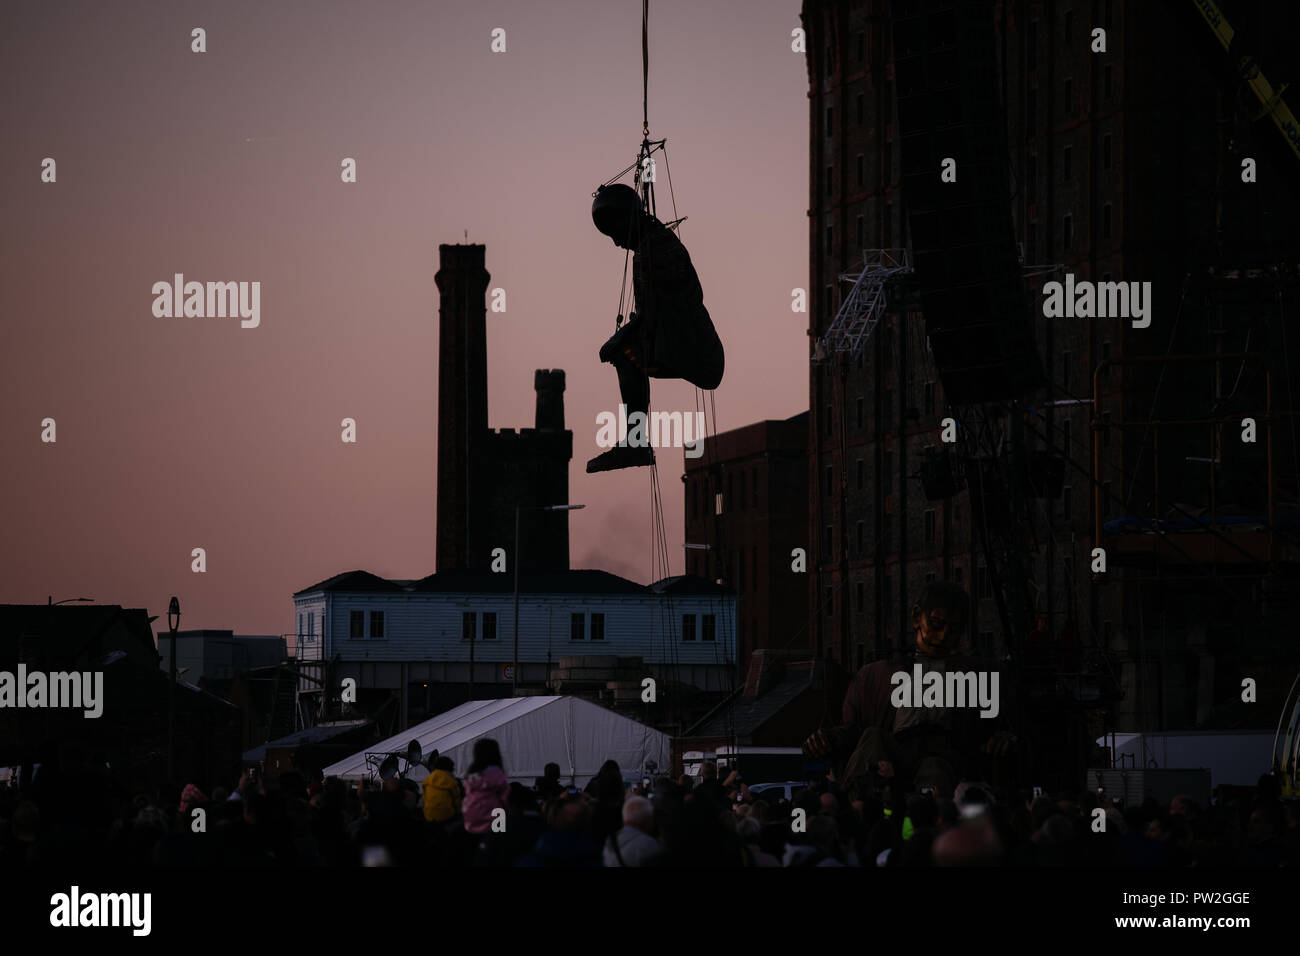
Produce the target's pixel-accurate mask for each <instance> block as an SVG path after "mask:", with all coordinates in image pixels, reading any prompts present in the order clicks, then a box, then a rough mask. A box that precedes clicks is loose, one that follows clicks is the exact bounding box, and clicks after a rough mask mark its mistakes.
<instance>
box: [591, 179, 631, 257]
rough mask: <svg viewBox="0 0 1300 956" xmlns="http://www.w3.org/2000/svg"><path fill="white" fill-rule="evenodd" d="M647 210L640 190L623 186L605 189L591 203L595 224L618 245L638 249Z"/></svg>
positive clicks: (597, 191) (605, 187) (604, 187)
mask: <svg viewBox="0 0 1300 956" xmlns="http://www.w3.org/2000/svg"><path fill="white" fill-rule="evenodd" d="M642 214H643V208H642V206H641V197H640V196H638V195H637V194H636V190H635V189H633V188H632V187H631V186H626V185H624V184H623V183H614V184H613V185H610V186H601V187H599V188H598V189H597V190H596V199H595V201H594V202H593V203H592V204H591V221H592V222H594V223H595V224H596V228H597V229H599V230H600V231H601V232H602V233H604V234H605V235H607V236H609V238H610V239H612V240H613V241H614V245H616V246H620V247H622V248H624V249H635V248H636V242H637V238H638V234H639V232H640V226H641V217H642Z"/></svg>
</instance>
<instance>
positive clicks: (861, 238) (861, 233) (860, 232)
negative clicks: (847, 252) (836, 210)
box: [857, 216, 867, 249]
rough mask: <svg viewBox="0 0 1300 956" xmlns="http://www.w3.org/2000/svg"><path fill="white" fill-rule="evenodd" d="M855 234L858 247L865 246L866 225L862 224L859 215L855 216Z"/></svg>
mask: <svg viewBox="0 0 1300 956" xmlns="http://www.w3.org/2000/svg"><path fill="white" fill-rule="evenodd" d="M857 236H858V249H863V248H865V246H866V244H867V230H866V227H865V226H864V225H863V222H862V217H861V216H858V218H857Z"/></svg>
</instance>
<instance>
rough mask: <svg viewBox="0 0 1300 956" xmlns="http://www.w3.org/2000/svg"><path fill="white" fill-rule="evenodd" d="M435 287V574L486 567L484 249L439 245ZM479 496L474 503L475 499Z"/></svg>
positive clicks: (485, 283)
mask: <svg viewBox="0 0 1300 956" xmlns="http://www.w3.org/2000/svg"><path fill="white" fill-rule="evenodd" d="M438 256H439V266H440V267H439V269H438V272H437V274H436V275H435V276H434V281H435V282H436V283H437V284H438V292H439V300H438V316H439V318H438V331H439V336H438V492H437V500H438V505H437V507H438V515H437V536H438V540H437V561H436V568H437V570H438V571H448V570H453V569H457V568H473V567H478V566H483V567H486V560H487V555H488V552H489V543H488V541H487V534H488V530H487V527H486V525H485V524H484V519H485V518H486V512H487V500H486V498H484V497H483V496H484V495H485V493H486V487H487V486H486V485H485V483H484V480H483V479H484V477H485V476H484V475H483V474H482V470H483V467H484V451H485V448H486V444H487V305H486V295H487V286H488V280H489V279H490V276H489V275H488V271H487V268H486V266H485V256H486V247H484V246H480V245H459V244H457V245H446V244H444V245H440V246H439V247H438ZM480 499H481V500H480Z"/></svg>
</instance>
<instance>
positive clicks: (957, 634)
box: [912, 605, 966, 657]
mask: <svg viewBox="0 0 1300 956" xmlns="http://www.w3.org/2000/svg"><path fill="white" fill-rule="evenodd" d="M912 625H913V626H914V627H915V628H916V649H917V651H919V652H920V653H922V654H924V655H926V656H927V657H944V656H947V655H948V654H951V653H952V652H953V651H954V650H956V648H957V645H958V643H960V641H961V637H962V634H964V633H965V631H966V619H965V617H964V616H963V615H962V613H961V611H959V610H958V609H956V608H941V607H934V608H931V609H930V610H928V611H926V612H925V613H922V612H921V608H920V606H919V605H916V606H914V607H913V608H912Z"/></svg>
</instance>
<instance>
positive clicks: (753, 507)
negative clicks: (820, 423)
mask: <svg viewBox="0 0 1300 956" xmlns="http://www.w3.org/2000/svg"><path fill="white" fill-rule="evenodd" d="M807 462H808V413H807V412H800V413H799V414H798V415H794V416H792V417H790V418H787V419H784V420H782V421H763V422H755V423H753V424H751V425H745V426H744V427H742V428H735V429H732V430H731V431H728V432H723V433H722V434H720V435H713V436H710V437H707V438H706V439H705V445H704V450H703V452H702V453H701V455H700V457H698V458H689V457H688V458H687V459H686V473H685V474H684V475H682V481H683V482H684V484H685V502H684V503H685V509H684V510H685V512H686V543H687V544H688V545H691V546H692V547H688V549H687V551H686V573H687V574H693V575H696V576H698V577H701V578H707V579H708V580H711V581H716V580H719V579H724V580H727V581H729V582H732V583H733V584H734V588H735V591H736V592H737V595H738V598H739V603H738V610H737V622H736V637H737V642H738V653H737V655H736V660H737V662H738V664H739V665H740V666H741V667H746V666H748V661H749V659H750V656H751V655H752V654H753V652H754V651H755V650H757V649H758V648H807V647H808V627H807V626H808V606H807V604H806V602H805V601H804V599H803V595H802V594H799V593H793V590H794V589H797V588H798V587H799V584H800V582H799V581H798V578H797V577H795V576H794V573H793V572H792V571H791V567H790V566H791V551H792V550H793V549H794V548H807V542H808V525H807V520H806V519H807V513H806V512H805V510H804V502H806V501H807V500H808V471H807Z"/></svg>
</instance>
